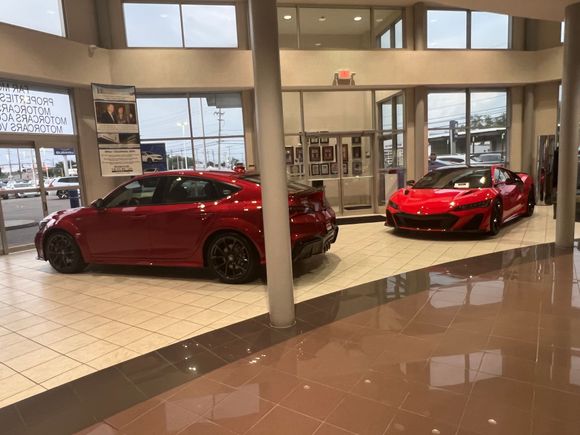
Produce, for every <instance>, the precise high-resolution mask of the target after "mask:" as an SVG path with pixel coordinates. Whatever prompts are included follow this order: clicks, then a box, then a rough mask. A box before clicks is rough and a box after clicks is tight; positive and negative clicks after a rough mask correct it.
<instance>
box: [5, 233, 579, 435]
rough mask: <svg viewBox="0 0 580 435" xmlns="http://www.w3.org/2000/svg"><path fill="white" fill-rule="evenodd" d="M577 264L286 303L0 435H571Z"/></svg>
mask: <svg viewBox="0 0 580 435" xmlns="http://www.w3.org/2000/svg"><path fill="white" fill-rule="evenodd" d="M579 266H580V251H578V250H556V249H555V248H554V246H553V245H550V244H548V245H540V246H534V247H529V248H522V249H517V250H514V251H505V252H501V253H496V254H490V255H485V256H481V257H476V258H472V259H467V260H464V261H458V262H454V263H448V264H446V265H441V266H433V267H431V268H428V269H423V270H419V271H414V272H409V273H405V274H402V275H398V276H395V277H391V278H387V279H384V280H380V281H376V282H374V283H369V284H365V285H361V286H357V287H353V288H351V289H347V290H343V291H340V292H337V293H333V294H329V295H326V296H322V297H320V298H318V299H313V300H309V301H307V302H303V303H300V304H298V305H297V318H298V322H297V325H296V326H295V327H294V328H291V329H290V330H275V329H272V328H270V327H269V326H268V324H267V321H268V319H267V317H266V316H261V317H258V318H255V319H252V320H248V321H245V322H241V323H239V324H236V325H232V326H229V327H226V328H224V329H221V330H218V331H214V332H211V333H208V334H204V335H202V336H199V337H195V339H192V340H187V341H184V342H181V343H178V344H175V345H172V346H169V347H167V348H164V349H161V350H159V351H157V352H153V353H150V354H147V355H144V356H142V357H139V358H136V359H134V360H131V361H128V362H125V363H122V364H119V365H118V366H115V367H112V368H109V369H107V370H104V371H101V372H98V373H95V374H92V375H90V376H87V377H85V378H82V379H79V380H77V381H74V382H72V383H70V384H67V385H64V386H62V387H60V388H57V389H55V390H50V391H48V392H47V393H44V394H41V395H39V396H35V397H32V398H30V399H27V400H25V401H23V402H20V403H18V404H15V405H13V406H10V407H8V408H4V409H2V410H0V428H2V429H0V432H1V433H2V434H5V433H6V434H21V433H23V434H24V433H38V434H53V433H54V434H60V433H74V432H77V431H78V433H81V434H91V435H100V434H139V435H145V434H152V435H153V434H154V435H158V434H289V435H290V434H292V435H298V434H316V435H322V434H353V433H356V434H389V435H396V434H412V435H420V434H441V435H445V434H455V435H488V434H489V435H492V434H493V435H499V434H502V435H519V434H526V435H568V434H575V435H577V434H580V284H579V283H578V275H577V272H576V271H577V268H578V267H579Z"/></svg>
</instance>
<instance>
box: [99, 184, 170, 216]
mask: <svg viewBox="0 0 580 435" xmlns="http://www.w3.org/2000/svg"><path fill="white" fill-rule="evenodd" d="M160 180H161V178H159V177H148V178H142V179H140V180H134V181H131V182H130V183H128V184H125V185H124V186H121V187H120V188H119V189H117V190H116V191H115V192H113V193H112V194H111V195H109V197H107V198H106V199H105V207H107V208H111V207H136V206H140V205H150V204H153V203H154V202H156V201H154V199H153V197H154V196H155V191H156V190H157V186H158V184H159V181H160Z"/></svg>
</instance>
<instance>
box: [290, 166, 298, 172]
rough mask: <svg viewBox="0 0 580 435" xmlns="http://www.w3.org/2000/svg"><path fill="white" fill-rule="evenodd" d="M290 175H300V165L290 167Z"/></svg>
mask: <svg viewBox="0 0 580 435" xmlns="http://www.w3.org/2000/svg"><path fill="white" fill-rule="evenodd" d="M290 173H291V174H298V173H300V166H298V165H292V166H290Z"/></svg>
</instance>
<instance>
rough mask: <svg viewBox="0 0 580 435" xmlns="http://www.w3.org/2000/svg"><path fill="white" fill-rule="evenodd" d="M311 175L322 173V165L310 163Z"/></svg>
mask: <svg viewBox="0 0 580 435" xmlns="http://www.w3.org/2000/svg"><path fill="white" fill-rule="evenodd" d="M310 175H320V165H310Z"/></svg>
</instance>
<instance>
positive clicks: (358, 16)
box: [353, 15, 362, 21]
mask: <svg viewBox="0 0 580 435" xmlns="http://www.w3.org/2000/svg"><path fill="white" fill-rule="evenodd" d="M353 20H355V21H362V17H361V16H360V15H357V16H356V17H354V18H353Z"/></svg>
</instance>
